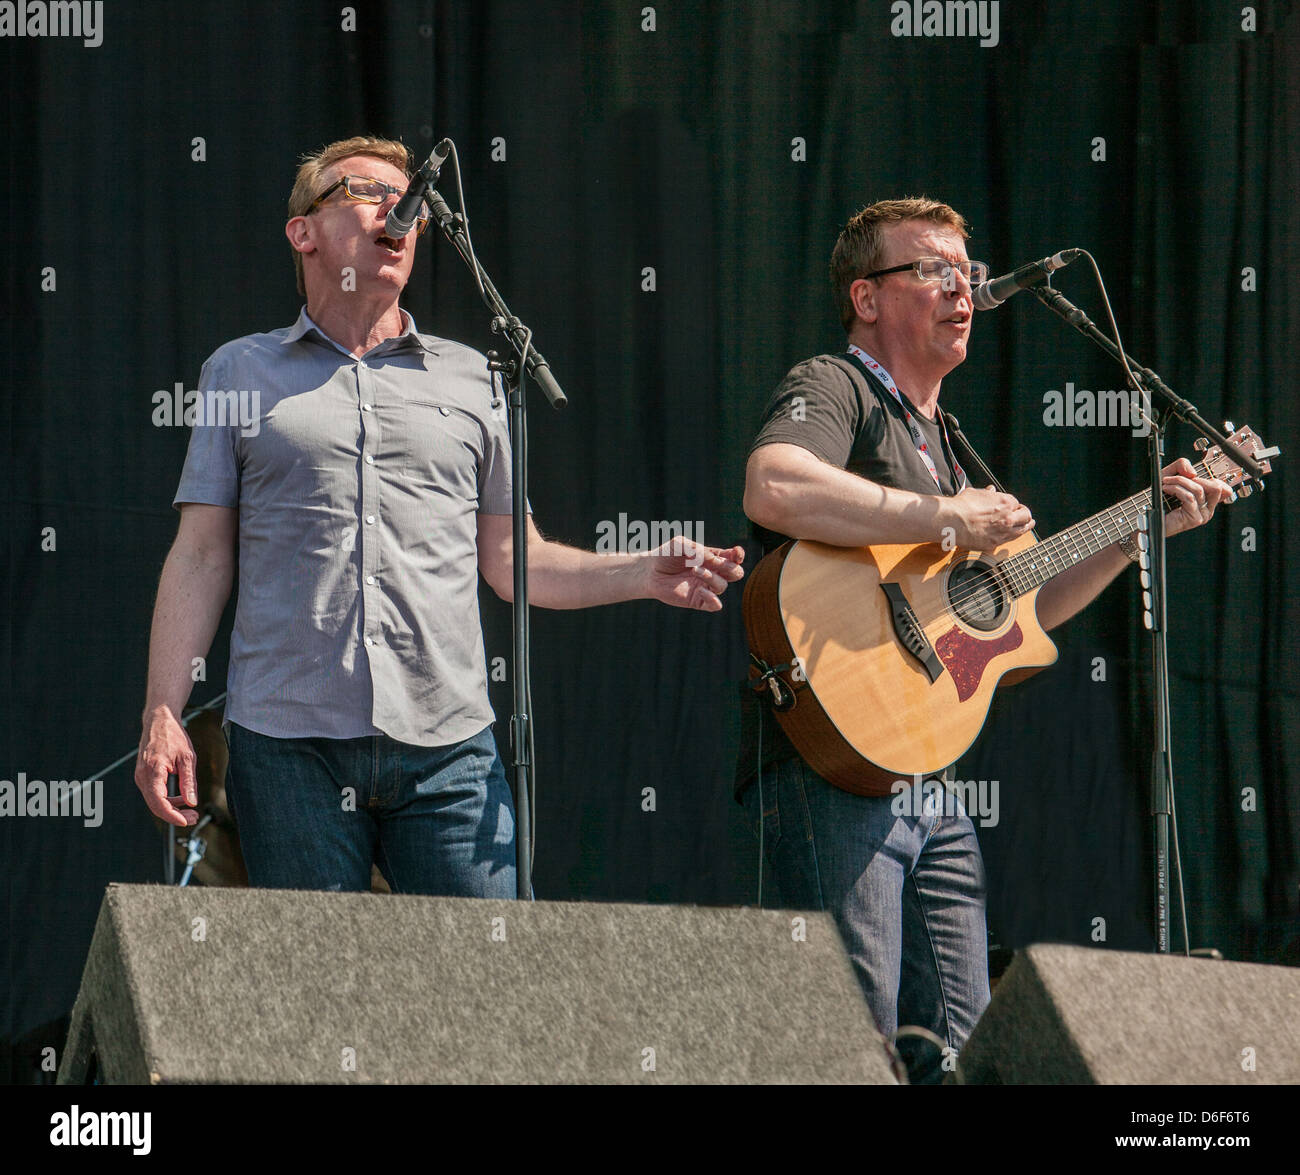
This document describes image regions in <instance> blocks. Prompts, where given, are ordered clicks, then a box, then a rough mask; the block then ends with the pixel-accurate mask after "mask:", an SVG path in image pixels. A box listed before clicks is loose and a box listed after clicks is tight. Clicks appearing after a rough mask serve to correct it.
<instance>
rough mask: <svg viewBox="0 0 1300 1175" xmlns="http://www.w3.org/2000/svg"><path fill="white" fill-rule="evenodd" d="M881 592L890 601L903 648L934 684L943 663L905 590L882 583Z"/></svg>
mask: <svg viewBox="0 0 1300 1175" xmlns="http://www.w3.org/2000/svg"><path fill="white" fill-rule="evenodd" d="M880 590H881V591H883V592H884V593H885V596H886V598H887V599H888V600H889V612H890V615H891V616H892V617H893V621H894V632H895V634H896V635H897V636H898V639H899V641H900V642H901V643H902V646H903V648H905V649H906V650H907V651H908V652H909V653H911V654H912V656H913V657H915V658H916V659H917V660H918V661H919V662H920V663H921V668H922V669H924V670H925V671H926V673H928V674H929V675H930V681H931V683H932V684H933V683H934V682H936V681H938V680H939V676H940V675H941V674H942V673H943V662H942V661H940V660H939V658H938V655H937V654H936V653H935V651H934V646H933V645H932V644H930V638H929V637H927V636H926V635H925V629H923V628H922V627H921V622H920V621H919V620H917V618H916V613H915V612H913V611H912V605H911V604H909V603H908V602H907V597H906V596H904V595H903V589H902V588H901V587H899V586H898V584H896V583H882V584H881V585H880Z"/></svg>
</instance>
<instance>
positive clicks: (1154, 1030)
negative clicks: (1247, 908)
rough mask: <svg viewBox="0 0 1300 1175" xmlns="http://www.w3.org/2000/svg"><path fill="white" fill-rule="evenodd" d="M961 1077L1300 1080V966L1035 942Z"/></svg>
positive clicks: (979, 1031)
mask: <svg viewBox="0 0 1300 1175" xmlns="http://www.w3.org/2000/svg"><path fill="white" fill-rule="evenodd" d="M954 1077H955V1078H956V1080H958V1081H961V1082H964V1083H966V1084H972V1085H997V1084H1003V1085H1277V1084H1293V1083H1296V1082H1300V971H1298V970H1296V969H1294V968H1290V967H1270V966H1264V965H1262V964H1258V963H1228V962H1223V961H1221V960H1213V959H1188V958H1185V957H1183V956H1182V955H1141V954H1130V953H1128V952H1123V951H1108V950H1089V949H1087V948H1085V947H1074V946H1047V945H1044V946H1032V947H1029V948H1027V949H1026V950H1023V951H1019V952H1017V954H1016V957H1015V959H1014V960H1013V962H1012V964H1011V966H1010V967H1009V968H1008V969H1007V972H1006V974H1005V975H1004V976H1003V977H1002V981H1001V982H1000V983H999V984H998V989H997V992H996V993H995V995H994V996H993V1000H992V1002H991V1003H990V1004H989V1006H988V1009H987V1010H986V1011H985V1013H984V1015H983V1016H982V1017H981V1018H980V1022H979V1023H978V1024H977V1025H976V1026H975V1031H974V1032H973V1033H972V1034H971V1037H970V1040H968V1041H967V1042H966V1047H965V1048H964V1049H963V1050H962V1052H961V1057H960V1059H959V1060H958V1063H957V1069H956V1073H955V1074H954Z"/></svg>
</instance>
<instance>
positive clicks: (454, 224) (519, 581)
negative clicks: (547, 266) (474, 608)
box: [424, 188, 568, 900]
mask: <svg viewBox="0 0 1300 1175" xmlns="http://www.w3.org/2000/svg"><path fill="white" fill-rule="evenodd" d="M424 199H425V201H426V203H427V204H428V205H429V211H430V212H431V213H432V215H433V219H434V220H435V221H437V223H438V227H439V228H440V229H442V232H443V235H444V236H445V237H446V238H447V240H448V241H450V242H451V243H452V245H453V246H454V247H455V249H456V252H457V253H459V254H460V256H461V259H462V260H463V261H464V262H465V264H466V265H468V266H469V269H470V272H471V273H472V274H473V275H474V281H475V284H476V285H477V286H478V289H479V293H480V294H481V295H482V296H483V301H484V304H485V305H486V306H487V308H488V309H489V310H490V311H491V312H492V323H491V327H492V333H493V334H500V335H504V336H505V338H506V340H507V341H508V342H509V343H510V345H511V347H513V348H514V352H515V358H513V359H502V358H501V357H500V356H499V355H498V354H497V352H495V351H489V352H488V367H489V368H490V369H491V371H492V372H493V379H494V380H495V378H496V374H497V373H500V375H501V377H502V379H503V380H504V382H505V385H506V387H507V389H508V399H509V401H510V462H511V499H512V500H511V513H512V516H513V517H512V522H513V531H512V535H513V544H514V558H513V570H514V601H513V602H514V607H513V609H512V614H511V619H512V624H513V630H514V680H513V686H514V712H513V714H512V715H511V718H510V749H511V760H512V761H511V774H512V777H513V780H514V793H515V862H516V869H517V874H516V882H517V892H518V896H519V897H520V898H521V899H523V900H531V899H532V896H533V878H532V874H533V793H532V788H531V785H530V776H531V772H532V767H533V753H532V752H533V728H532V716H531V715H530V714H529V707H530V704H531V703H530V699H531V696H532V690H531V670H532V665H531V659H530V646H531V634H530V632H529V626H528V511H527V501H528V495H527V490H528V484H527V479H528V420H527V412H526V408H525V401H524V383H525V373H527V375H528V376H531V377H532V379H534V380H535V381H536V382H537V386H538V387H540V388H541V389H542V391H543V392H544V393H545V395H546V398H547V399H548V400H549V401H550V402H551V407H553V408H557V409H558V408H563V407H564V406H565V404H567V403H568V400H567V398H566V397H565V395H564V392H563V391H561V390H560V385H559V384H558V383H556V381H555V377H554V376H553V375H552V374H551V368H550V365H549V364H548V363H547V362H546V360H545V359H543V358H542V356H541V354H540V353H539V352H538V351H537V350H536V349H535V348H534V347H533V345H532V339H533V332H532V330H531V329H530V328H529V327H528V326H526V325H525V324H524V323H522V322H520V321H519V319H518V318H516V317H515V316H514V315H513V314H511V313H510V308H509V307H508V306H507V305H506V303H505V299H503V298H502V297H501V295H500V294H499V293H498V292H497V288H496V286H494V285H493V284H492V280H491V279H490V278H489V277H488V275H487V274H486V273H485V272H484V271H483V267H482V266H481V265H480V264H479V263H478V258H477V257H475V256H474V250H473V247H472V245H471V244H470V241H469V234H468V233H467V232H466V229H465V220H464V217H463V216H462V215H461V214H460V213H456V212H452V210H451V209H450V208H449V207H448V206H447V202H446V200H444V199H443V198H442V196H440V195H439V194H438V192H437V191H436V190H435V189H434V188H429V189H428V190H427V191H426V192H425V194H424Z"/></svg>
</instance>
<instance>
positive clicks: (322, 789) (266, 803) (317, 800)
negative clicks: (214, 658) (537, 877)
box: [225, 722, 516, 898]
mask: <svg viewBox="0 0 1300 1175" xmlns="http://www.w3.org/2000/svg"><path fill="white" fill-rule="evenodd" d="M225 729H226V742H227V743H228V745H229V747H230V768H229V772H228V775H227V781H226V799H227V802H228V803H229V804H230V810H231V813H232V814H233V815H234V817H235V822H236V824H237V825H238V826H239V844H240V849H241V850H242V852H243V855H244V864H245V865H246V866H247V868H248V878H249V881H250V883H251V884H253V885H255V886H263V887H267V888H271V889H329V890H363V891H364V890H368V889H370V867H371V864H372V862H373V863H375V864H377V865H378V866H379V869H380V872H382V873H383V875H384V879H385V880H386V881H387V882H388V884H389V887H390V888H391V889H392V891H393V892H394V893H412V894H446V895H455V896H461V897H485V898H486V897H491V898H513V897H515V889H516V886H515V816H514V803H513V800H512V797H511V795H510V788H509V786H508V785H507V783H506V777H505V771H504V770H503V768H502V766H501V757H500V755H498V754H497V746H496V740H495V739H494V738H493V737H492V730H491V728H490V727H488V728H485V729H483V730H482V731H480V732H479V733H478V734H476V735H474V737H473V738H468V739H466V740H465V741H464V742H460V743H454V744H452V745H451V746H446V747H416V746H411V745H409V744H407V743H400V742H398V741H396V740H395V739H391V738H389V737H388V736H387V735H382V734H380V735H367V736H365V737H363V738H350V739H333V738H272V737H270V736H269V735H264V734H258V733H256V732H254V731H251V730H248V729H246V728H245V727H242V726H239V725H237V724H236V723H233V722H229V723H227V724H226V727H225Z"/></svg>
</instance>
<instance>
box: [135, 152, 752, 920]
mask: <svg viewBox="0 0 1300 1175" xmlns="http://www.w3.org/2000/svg"><path fill="white" fill-rule="evenodd" d="M409 170H410V160H409V157H408V154H407V151H406V148H405V147H404V146H402V145H401V144H400V143H395V142H391V141H389V140H383V139H373V138H354V139H347V140H343V141H342V142H338V143H334V144H331V145H330V146H328V147H325V148H324V149H322V150H321V151H319V152H317V153H316V154H314V155H312V156H309V157H307V158H306V159H305V161H304V162H303V163H302V165H301V167H300V168H299V170H298V176H297V181H296V183H295V185H294V189H293V192H292V195H291V196H290V200H289V213H290V218H289V221H288V223H287V225H286V226H285V232H286V235H287V236H288V238H289V243H290V245H291V246H292V248H293V251H294V262H295V266H296V268H297V271H298V289H299V292H300V293H302V294H305V295H306V298H307V305H306V306H305V307H304V308H303V310H302V312H301V313H300V314H299V316H298V321H297V322H296V323H295V324H294V325H293V326H292V327H290V328H287V329H281V330H277V331H272V332H269V333H267V334H255V335H248V336H245V337H244V338H241V339H236V340H234V341H233V342H230V343H227V344H225V345H224V346H222V347H220V348H218V349H217V351H216V352H215V353H214V354H213V355H212V356H211V357H210V358H209V359H208V361H207V363H206V364H205V365H204V368H203V372H202V376H201V381H200V386H199V392H200V393H201V395H200V398H199V403H198V405H197V419H196V422H195V425H194V429H193V432H192V434H191V438H190V446H189V452H188V454H187V456H186V460H185V467H184V470H183V472H182V474H181V479H180V485H179V487H178V489H177V492H176V497H175V503H174V504H175V505H176V506H177V507H178V508H179V509H180V511H181V522H180V527H179V530H178V533H177V537H176V541H175V543H174V544H173V546H172V549H171V552H170V554H169V555H168V558H167V561H166V564H165V566H164V568H163V573H162V579H161V582H160V584H159V589H158V599H157V603H156V605H155V609H154V618H153V631H152V636H151V640H150V653H149V684H148V692H147V699H146V705H145V711H144V733H143V737H142V739H141V744H140V753H139V758H138V761H137V765H136V772H135V778H136V784H137V786H138V787H139V788H140V791H141V793H142V794H143V796H144V799H145V803H146V804H147V805H148V806H149V809H150V810H151V811H152V812H154V814H155V815H157V816H159V817H160V818H161V819H163V820H165V821H167V822H168V823H171V824H175V825H177V826H180V827H185V826H188V825H192V824H194V823H195V822H196V820H197V814H196V813H195V811H194V810H193V806H194V804H195V803H196V801H197V793H196V784H195V775H194V763H195V754H194V748H193V746H192V745H191V743H190V740H189V738H188V736H187V734H186V733H185V730H184V728H183V727H182V726H181V725H180V723H179V721H178V716H179V714H180V713H181V710H182V707H183V706H184V704H185V702H186V700H187V698H188V696H189V692H190V688H191V684H192V681H191V665H192V663H193V661H194V659H195V658H198V657H202V656H203V655H204V654H206V652H207V650H208V648H209V646H210V644H211V642H212V638H213V635H214V633H215V631H216V627H217V624H218V622H219V620H220V617H221V613H222V611H223V609H224V607H225V604H226V601H227V599H228V598H229V595H230V589H231V585H232V581H233V578H234V571H235V568H236V566H238V569H239V598H238V606H237V609H236V615H235V623H234V630H233V632H232V635H231V646H230V674H229V700H228V703H227V711H226V718H227V723H226V734H227V739H228V741H229V744H230V776H229V780H228V785H227V794H228V798H229V800H230V803H231V807H232V810H233V812H234V814H235V817H236V820H237V821H238V824H239V831H240V840H241V847H242V850H243V854H244V858H245V864H246V865H247V867H248V872H249V878H250V880H251V881H252V883H253V884H254V885H267V886H276V887H285V888H299V889H343V890H360V889H367V888H369V884H370V872H371V864H372V861H373V862H374V863H376V864H378V866H379V868H380V870H381V871H382V872H383V874H384V876H385V878H386V879H387V881H388V883H389V885H390V886H391V887H392V889H393V890H394V891H395V892H407V893H449V894H465V895H475V896H501V897H509V896H513V895H514V892H515V876H514V813H513V806H512V802H511V796H510V791H509V788H508V787H507V786H506V781H505V775H504V772H503V770H502V766H501V760H500V756H499V754H498V753H497V748H496V744H495V740H494V739H493V737H492V732H491V723H492V720H493V714H492V711H491V708H490V707H489V705H488V697H487V672H486V666H485V662H484V654H483V638H482V632H481V629H480V625H479V616H478V595H477V592H478V575H479V573H480V572H481V573H482V575H483V578H484V579H486V580H487V582H488V584H489V585H490V586H491V587H492V588H493V589H494V590H495V591H496V592H497V594H498V595H499V596H501V597H502V598H503V599H507V600H508V599H510V596H511V592H512V583H513V581H512V536H511V518H510V501H511V495H510V439H509V435H508V432H507V429H506V426H505V413H504V404H503V402H502V400H501V397H500V396H499V395H497V394H496V390H495V389H494V387H493V385H492V383H491V381H490V379H489V376H488V371H487V363H486V360H485V359H484V357H483V356H482V355H480V354H479V353H478V352H476V351H474V350H472V349H471V348H469V347H465V346H463V345H461V344H459V343H454V342H451V341H449V340H447V339H441V338H437V337H435V336H432V335H425V334H420V333H418V332H417V331H416V329H415V324H414V322H413V321H412V320H411V317H410V315H409V314H407V313H406V311H404V310H402V309H401V308H400V307H399V305H398V298H399V296H400V294H401V292H402V289H403V288H404V287H405V285H406V282H407V281H408V280H409V277H410V274H411V267H412V264H413V261H414V250H415V240H416V237H415V235H410V236H407V237H404V238H402V239H400V240H392V239H390V238H389V237H387V236H386V235H385V231H384V229H385V219H386V216H387V213H388V210H389V208H390V207H391V206H392V202H393V201H394V200H395V199H396V197H397V196H399V195H400V194H401V193H402V192H403V191H404V190H405V188H406V185H407V182H408V175H409ZM426 224H427V221H425V222H423V223H422V224H421V226H420V227H421V231H422V230H423V228H424V227H425V225H426ZM233 405H239V406H240V407H242V408H245V409H246V411H244V412H236V411H223V409H225V408H227V407H230V406H233ZM250 408H251V411H250V410H247V409H250ZM528 527H529V547H528V556H529V596H530V601H531V602H532V603H535V604H538V605H541V606H542V607H551V608H579V607H588V606H591V605H595V604H606V603H614V602H617V601H621V600H631V599H639V598H653V599H658V600H661V601H662V602H664V603H667V604H673V605H675V606H679V607H691V608H700V609H704V610H706V611H716V610H718V609H719V608H720V607H721V602H720V600H719V599H718V597H719V595H720V594H721V593H722V592H723V591H724V590H725V589H726V586H727V584H728V583H729V582H734V581H736V580H738V579H740V577H741V575H742V571H741V568H740V563H741V560H742V558H743V551H742V549H741V548H739V547H736V548H732V549H730V550H716V549H713V548H707V547H702V546H698V545H696V544H694V543H692V542H690V541H689V540H678V541H677V545H675V546H673V545H671V544H665V546H664V547H661V548H660V549H659V550H658V551H656V552H652V553H651V554H649V555H646V556H637V555H596V554H594V553H591V552H587V551H580V550H576V549H574V548H571V547H566V546H563V545H561V544H559V543H554V542H550V541H547V540H546V539H544V538H542V536H541V535H540V533H538V531H537V528H536V527H535V526H534V525H533V522H532V519H531V518H530V519H529V522H528ZM670 547H671V549H670ZM236 554H238V558H237V559H236ZM173 771H174V772H176V773H177V775H178V776H179V778H180V790H181V797H180V799H179V800H175V801H172V800H169V799H168V797H167V794H166V777H167V774H168V773H169V772H173Z"/></svg>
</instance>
